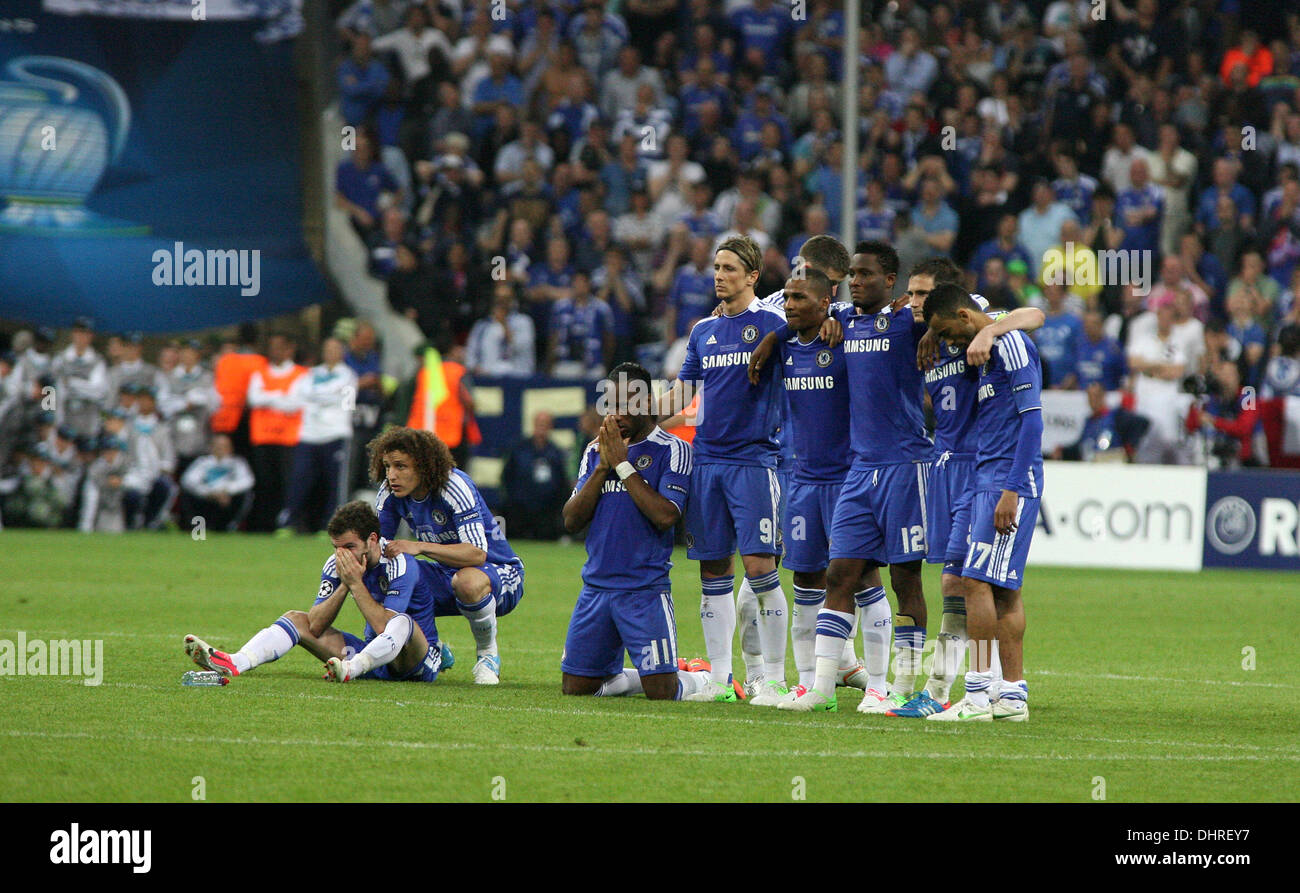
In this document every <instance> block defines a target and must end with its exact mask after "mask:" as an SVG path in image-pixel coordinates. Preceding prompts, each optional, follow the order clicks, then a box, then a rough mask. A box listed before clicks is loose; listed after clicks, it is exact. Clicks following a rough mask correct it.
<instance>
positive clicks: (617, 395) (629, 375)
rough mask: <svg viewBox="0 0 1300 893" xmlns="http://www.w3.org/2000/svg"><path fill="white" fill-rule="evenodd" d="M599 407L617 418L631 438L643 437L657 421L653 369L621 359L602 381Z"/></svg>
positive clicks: (631, 439) (626, 436)
mask: <svg viewBox="0 0 1300 893" xmlns="http://www.w3.org/2000/svg"><path fill="white" fill-rule="evenodd" d="M600 392H601V396H600V400H599V401H597V408H599V409H601V411H602V412H604V413H605V414H606V415H607V416H609V417H610V418H612V419H614V423H615V424H616V425H618V430H619V433H620V434H621V435H622V436H623V437H625V438H627V439H628V440H629V441H630V442H632V443H636V442H638V441H641V440H644V439H645V437H646V435H647V434H649V433H650V429H651V428H653V427H654V425H655V419H656V418H657V413H656V412H655V400H654V385H653V382H652V380H651V377H650V370H648V369H646V368H645V367H644V366H642V365H641V364H640V363H619V364H618V365H617V366H615V367H614V368H613V369H611V370H610V371H609V377H608V378H607V379H606V380H605V381H602V382H601V383H600Z"/></svg>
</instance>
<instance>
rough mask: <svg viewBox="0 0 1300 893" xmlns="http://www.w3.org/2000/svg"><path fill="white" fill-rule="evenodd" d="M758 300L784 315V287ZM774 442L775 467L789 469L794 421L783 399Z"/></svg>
mask: <svg viewBox="0 0 1300 893" xmlns="http://www.w3.org/2000/svg"><path fill="white" fill-rule="evenodd" d="M759 300H760V301H762V302H763V303H764V304H765V305H767V306H768V307H771V308H772V309H773V310H775V311H776V312H778V313H780V314H781V316H782V317H784V316H785V289H783V288H779V289H777V290H776V291H774V292H772V293H771V294H770V295H768V296H767V297H765V298H759ZM776 442H777V446H778V450H779V454H778V457H777V462H776V467H777V468H778V469H780V470H781V471H790V470H791V469H793V468H794V463H795V450H794V423H793V422H792V420H791V419H790V406H789V403H788V402H787V401H785V400H782V401H781V430H779V431H777V432H776Z"/></svg>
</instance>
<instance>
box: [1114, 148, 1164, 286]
mask: <svg viewBox="0 0 1300 893" xmlns="http://www.w3.org/2000/svg"><path fill="white" fill-rule="evenodd" d="M1129 183H1130V184H1131V185H1130V186H1129V187H1128V188H1127V189H1121V190H1120V191H1119V194H1118V195H1117V196H1116V197H1115V225H1116V226H1118V227H1119V228H1120V229H1122V230H1123V231H1124V238H1123V240H1122V241H1121V242H1120V245H1119V247H1120V250H1122V251H1128V252H1139V251H1141V252H1147V256H1148V257H1151V258H1154V257H1155V256H1156V255H1157V253H1158V251H1159V249H1160V227H1161V222H1162V220H1163V218H1164V213H1165V198H1164V192H1163V190H1161V188H1160V187H1159V186H1157V185H1155V184H1154V183H1152V182H1151V175H1150V168H1149V167H1148V165H1147V162H1146V159H1145V158H1138V159H1135V160H1134V161H1133V165H1132V167H1131V168H1130V171H1129ZM1130 256H1132V257H1136V256H1137V255H1130ZM1152 263H1154V261H1152Z"/></svg>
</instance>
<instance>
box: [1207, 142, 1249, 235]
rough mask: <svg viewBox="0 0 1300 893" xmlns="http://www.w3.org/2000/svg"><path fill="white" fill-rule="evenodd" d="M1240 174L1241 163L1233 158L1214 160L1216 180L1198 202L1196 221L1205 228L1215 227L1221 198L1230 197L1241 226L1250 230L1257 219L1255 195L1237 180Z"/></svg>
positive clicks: (1214, 176)
mask: <svg viewBox="0 0 1300 893" xmlns="http://www.w3.org/2000/svg"><path fill="white" fill-rule="evenodd" d="M1239 174H1240V167H1239V165H1238V164H1237V163H1236V162H1235V161H1233V160H1232V159H1231V158H1216V159H1215V161H1214V173H1213V178H1214V182H1213V184H1212V185H1210V186H1207V187H1206V188H1205V190H1204V191H1202V192H1201V197H1200V200H1199V201H1198V202H1197V204H1196V222H1197V223H1198V224H1200V225H1201V227H1202V228H1203V229H1205V230H1209V229H1214V228H1215V223H1216V220H1217V217H1218V203H1219V199H1220V198H1225V197H1226V198H1228V199H1229V200H1231V202H1232V207H1233V211H1234V214H1235V215H1236V219H1237V221H1238V223H1239V226H1240V228H1241V229H1243V230H1250V229H1251V228H1252V227H1253V226H1254V220H1255V196H1254V195H1253V194H1251V191H1250V190H1249V189H1247V188H1246V187H1245V186H1243V185H1242V184H1240V183H1238V182H1237V177H1238V176H1239Z"/></svg>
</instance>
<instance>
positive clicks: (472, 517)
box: [375, 468, 523, 565]
mask: <svg viewBox="0 0 1300 893" xmlns="http://www.w3.org/2000/svg"><path fill="white" fill-rule="evenodd" d="M375 511H377V512H378V513H379V535H380V536H382V537H384V538H386V539H393V538H394V537H395V536H396V535H397V524H398V522H399V521H405V522H406V524H407V526H408V527H410V528H411V532H412V533H413V534H414V535H415V538H416V539H417V540H419V541H420V542H422V543H442V544H443V545H448V544H450V543H472V544H474V545H475V546H478V547H479V548H480V549H482V550H483V551H484V552H487V563H488V564H519V565H522V564H523V562H522V561H520V560H519V556H518V555H516V554H515V550H514V549H512V548H510V543H508V542H506V538H505V535H504V534H503V533H502V532H501V528H500V527H499V526H498V525H497V522H496V518H494V517H493V516H492V512H491V511H490V510H489V509H488V507H487V503H486V502H484V501H483V495H482V494H481V493H479V491H478V487H476V486H474V482H473V481H472V480H470V477H469V475H467V474H466V473H465V472H463V471H461V470H460V469H459V468H453V469H452V471H451V476H450V477H449V478H448V479H447V483H446V485H445V486H444V487H443V488H442V490H441V492H438V493H430V494H429V495H428V496H426V497H424V499H422V500H418V501H417V500H415V499H412V498H410V497H409V496H407V497H403V498H400V499H399V498H398V497H396V496H394V495H393V494H392V493H391V492H390V491H389V489H388V483H387V482H386V481H385V482H384V483H383V484H382V485H380V487H379V493H378V495H377V496H376V497H375Z"/></svg>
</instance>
